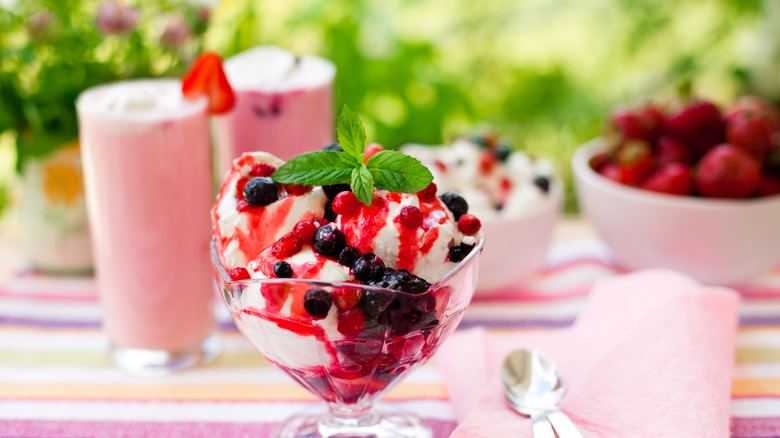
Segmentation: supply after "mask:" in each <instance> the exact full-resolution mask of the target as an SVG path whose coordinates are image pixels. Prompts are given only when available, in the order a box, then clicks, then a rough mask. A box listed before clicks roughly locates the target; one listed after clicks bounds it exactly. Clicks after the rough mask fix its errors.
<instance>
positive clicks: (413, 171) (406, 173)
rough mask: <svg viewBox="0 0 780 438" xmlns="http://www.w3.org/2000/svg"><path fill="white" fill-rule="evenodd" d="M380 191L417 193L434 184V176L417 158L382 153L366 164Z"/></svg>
mask: <svg viewBox="0 0 780 438" xmlns="http://www.w3.org/2000/svg"><path fill="white" fill-rule="evenodd" d="M366 167H367V168H368V171H369V172H370V173H371V176H373V178H374V184H375V185H376V187H378V188H380V189H385V190H390V191H392V192H401V193H417V192H419V191H420V190H422V189H424V188H426V187H428V185H430V184H431V182H433V175H432V174H431V171H430V170H428V168H427V167H425V166H423V164H422V163H420V161H419V160H418V159H416V158H413V157H410V156H408V155H404V154H402V153H400V152H396V151H382V152H379V153H377V154H374V155H372V156H371V158H369V159H368V162H367V163H366Z"/></svg>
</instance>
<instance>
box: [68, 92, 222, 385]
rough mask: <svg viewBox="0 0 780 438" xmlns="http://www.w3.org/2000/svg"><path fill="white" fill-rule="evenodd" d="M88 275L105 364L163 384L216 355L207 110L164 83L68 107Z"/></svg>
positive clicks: (95, 95)
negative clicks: (105, 343) (97, 298)
mask: <svg viewBox="0 0 780 438" xmlns="http://www.w3.org/2000/svg"><path fill="white" fill-rule="evenodd" d="M76 107H77V110H78V117H79V139H80V141H81V150H82V159H83V166H84V179H85V187H86V195H87V211H88V215H89V219H90V224H91V230H92V240H93V249H94V253H95V269H96V276H97V283H98V287H99V290H100V294H101V300H102V303H103V306H104V309H105V317H104V326H105V329H106V331H107V333H108V337H109V339H110V341H111V344H112V356H113V358H114V360H115V361H116V362H117V364H118V365H119V367H120V368H122V369H124V370H127V371H130V372H132V373H135V374H162V373H166V372H169V371H172V370H175V369H178V368H183V367H187V366H191V365H194V364H195V363H198V362H200V361H207V360H210V359H211V358H213V357H214V356H215V355H216V354H217V353H218V350H219V340H218V339H217V337H216V336H217V335H216V329H217V325H216V321H215V317H214V308H213V304H214V282H213V280H212V278H211V274H212V270H211V267H210V256H209V238H210V234H211V225H210V219H209V209H210V208H211V204H212V203H213V192H212V186H211V181H212V179H211V149H210V142H209V124H208V121H209V114H208V110H207V101H206V99H205V98H203V99H200V100H195V101H191V100H185V99H183V97H182V94H181V83H180V82H179V81H178V80H174V79H150V80H137V81H125V82H117V83H112V84H106V85H101V86H97V87H94V88H91V89H89V90H87V91H85V92H84V93H82V94H81V96H80V97H79V99H78V101H77V102H76Z"/></svg>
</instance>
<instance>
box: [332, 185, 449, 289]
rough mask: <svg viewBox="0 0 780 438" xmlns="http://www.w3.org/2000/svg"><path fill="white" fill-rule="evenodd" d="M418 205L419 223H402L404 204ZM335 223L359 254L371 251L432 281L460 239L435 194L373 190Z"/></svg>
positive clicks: (446, 265)
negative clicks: (368, 200)
mask: <svg viewBox="0 0 780 438" xmlns="http://www.w3.org/2000/svg"><path fill="white" fill-rule="evenodd" d="M406 207H414V208H418V209H420V211H421V212H422V215H423V222H422V225H421V226H419V227H417V228H414V229H410V228H408V227H407V226H405V225H404V222H403V220H402V219H401V214H402V211H403V210H404V208H406ZM336 223H337V225H338V227H339V228H340V229H341V230H342V232H343V233H344V236H345V238H346V241H347V245H350V246H352V247H354V248H355V249H357V250H358V252H359V253H361V254H366V253H374V254H376V255H377V256H379V258H381V259H382V261H383V262H384V263H385V266H387V267H391V268H394V269H406V270H407V271H409V272H411V273H412V274H414V275H417V276H418V277H422V278H423V279H425V280H426V281H428V282H430V283H433V282H435V281H437V280H438V279H440V278H441V277H443V276H444V274H446V273H447V272H449V271H450V270H451V269H452V268H453V267H454V266H455V263H452V262H450V261H449V250H450V248H451V247H452V246H453V245H457V244H459V243H460V242H461V240H462V239H463V234H462V233H460V231H458V227H457V222H456V221H455V219H454V218H453V216H452V213H451V212H450V211H449V210H448V209H447V208H446V207H445V206H444V204H443V203H442V202H441V201H440V200H439V199H438V198H436V197H433V198H431V199H426V200H421V199H420V198H419V197H418V196H417V195H416V194H409V193H391V192H387V191H384V190H377V191H376V193H375V195H374V199H373V202H372V204H371V206H361V208H360V210H359V211H358V212H357V213H355V214H353V215H350V216H346V217H345V216H339V217H338V218H337V219H336Z"/></svg>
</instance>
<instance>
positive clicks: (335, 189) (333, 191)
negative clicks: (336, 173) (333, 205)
mask: <svg viewBox="0 0 780 438" xmlns="http://www.w3.org/2000/svg"><path fill="white" fill-rule="evenodd" d="M322 190H323V191H324V192H325V195H326V196H327V197H328V199H330V200H331V201H332V200H333V198H335V197H336V195H338V194H339V193H341V192H348V191H350V190H351V189H350V187H349V184H334V185H332V186H322Z"/></svg>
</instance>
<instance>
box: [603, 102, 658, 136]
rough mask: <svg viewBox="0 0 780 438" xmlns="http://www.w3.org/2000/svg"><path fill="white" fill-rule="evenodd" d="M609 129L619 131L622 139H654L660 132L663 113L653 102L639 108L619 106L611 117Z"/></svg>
mask: <svg viewBox="0 0 780 438" xmlns="http://www.w3.org/2000/svg"><path fill="white" fill-rule="evenodd" d="M609 121H610V126H608V128H607V129H608V130H612V131H613V132H614V131H617V132H618V133H619V134H620V137H621V140H622V141H627V140H645V141H650V142H652V141H654V140H655V139H656V138H657V137H658V134H659V132H660V129H661V126H662V123H663V115H662V114H661V111H660V110H659V109H658V108H656V107H655V106H654V105H652V104H647V105H643V106H640V107H637V108H627V107H618V108H616V109H614V110H613V111H612V113H611V114H610V117H609Z"/></svg>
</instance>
